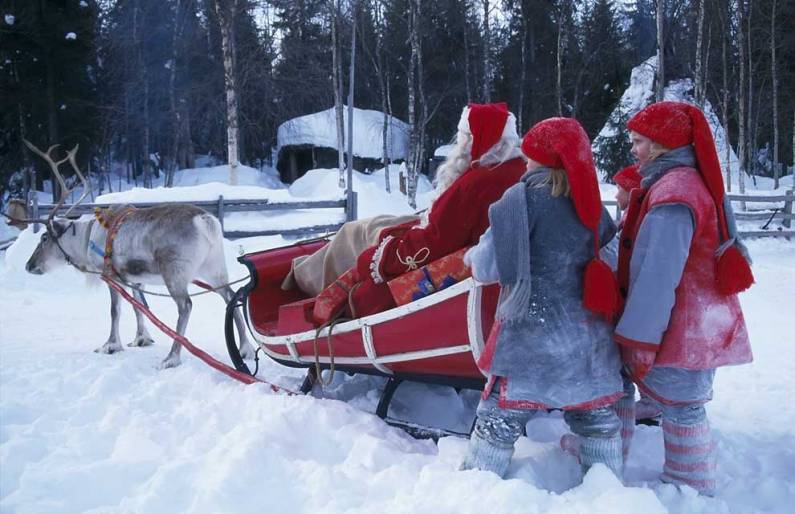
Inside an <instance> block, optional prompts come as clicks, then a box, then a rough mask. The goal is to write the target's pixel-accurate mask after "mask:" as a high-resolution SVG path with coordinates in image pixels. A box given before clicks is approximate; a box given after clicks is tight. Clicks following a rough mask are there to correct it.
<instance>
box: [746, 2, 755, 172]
mask: <svg viewBox="0 0 795 514" xmlns="http://www.w3.org/2000/svg"><path fill="white" fill-rule="evenodd" d="M753 11H754V3H753V0H748V17H747V18H746V23H747V25H748V32H747V33H746V34H745V41H746V44H747V45H748V54H747V57H748V71H747V74H746V77H748V114H747V116H746V120H747V123H748V126H747V127H746V132H745V134H746V137H747V138H748V141H747V143H746V145H745V152H746V153H745V158H746V168H745V171H746V173H748V174H749V175H754V174H755V173H756V158H755V157H756V155H755V154H756V148H755V147H754V145H753V144H752V142H753V130H752V128H753V120H754V116H753V112H754V66H753V62H754V59H753V53H751V52H752V47H751V40H752V39H753V38H752V37H751V18H752V17H753Z"/></svg>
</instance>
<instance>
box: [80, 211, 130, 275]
mask: <svg viewBox="0 0 795 514" xmlns="http://www.w3.org/2000/svg"><path fill="white" fill-rule="evenodd" d="M136 210H137V209H136V208H135V207H125V208H123V209H121V210H120V211H117V212H112V211H111V210H110V209H100V208H96V209H94V217H95V218H96V219H97V221H98V222H99V224H100V225H101V226H102V227H103V228H105V230H107V236H105V251H104V252H103V253H100V251H99V249H98V248H97V245H96V244H95V243H94V242H93V241H92V242H91V243H90V247H91V250H92V251H94V252H95V253H97V254H98V255H101V256H102V274H103V275H105V276H108V277H112V276H114V275H115V276H121V275H120V274H119V271H118V270H117V269H116V268H115V267H114V266H113V241H114V240H115V239H116V235H117V234H118V232H119V228H121V225H122V223H124V220H125V219H126V218H127V216H129V215H130V214H132V213H133V212H135V211H136Z"/></svg>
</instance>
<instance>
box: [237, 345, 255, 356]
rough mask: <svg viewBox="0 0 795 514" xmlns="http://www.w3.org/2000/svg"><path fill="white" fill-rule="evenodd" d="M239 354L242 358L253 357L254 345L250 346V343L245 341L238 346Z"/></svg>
mask: <svg viewBox="0 0 795 514" xmlns="http://www.w3.org/2000/svg"><path fill="white" fill-rule="evenodd" d="M240 356H241V357H243V358H244V359H253V358H254V347H253V346H251V344H250V343H246V344H244V345H241V347H240Z"/></svg>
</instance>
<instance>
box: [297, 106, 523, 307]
mask: <svg viewBox="0 0 795 514" xmlns="http://www.w3.org/2000/svg"><path fill="white" fill-rule="evenodd" d="M521 157H522V154H521V151H520V150H519V135H518V133H517V131H516V117H515V116H514V115H513V114H512V113H510V112H509V111H508V106H507V104H505V103H495V104H485V105H481V104H470V105H468V106H467V107H465V108H464V109H463V113H462V115H461V120H460V121H459V123H458V127H457V136H456V142H455V145H454V147H453V149H452V150H451V151H450V153H449V154H448V156H447V158H446V159H445V161H444V162H443V163H442V164H441V165H440V166H439V169H438V170H437V173H436V180H435V182H436V188H435V194H436V197H435V198H434V200H433V201H432V202H431V207H430V209H429V210H428V211H426V212H425V213H424V215H423V216H417V215H408V216H392V215H379V216H375V217H373V218H367V219H362V220H354V221H351V222H348V223H345V224H344V225H343V226H342V228H340V230H339V231H338V232H337V234H336V235H335V237H334V239H332V240H331V242H330V243H329V244H328V245H326V246H324V247H323V248H321V249H320V250H318V251H317V252H315V253H314V254H312V255H310V256H308V257H306V256H302V257H299V258H297V259H296V260H295V261H294V262H293V266H292V269H291V271H290V273H289V274H288V275H287V277H286V278H285V279H284V282H283V283H282V288H283V289H285V290H290V289H300V290H301V291H303V292H304V293H306V294H307V295H309V296H317V295H318V294H319V293H321V291H323V290H324V289H325V288H326V287H328V286H329V285H331V284H333V283H334V282H335V280H336V279H338V278H339V277H340V276H342V275H343V274H346V272H347V271H349V270H350V268H351V267H353V268H354V269H355V268H356V267H357V262H358V264H359V265H360V268H361V269H360V271H361V272H360V273H355V272H354V273H349V274H350V275H351V277H350V280H355V281H356V282H358V283H359V284H360V285H359V286H357V289H356V297H355V298H354V302H353V303H354V304H356V305H358V306H359V308H360V310H357V311H356V313H355V314H356V315H357V316H363V315H366V314H372V313H374V312H380V311H382V310H385V309H388V308H390V307H393V306H394V305H395V304H394V301H393V299H392V296H391V295H390V293H389V289H388V287H387V286H386V284H385V281H386V280H388V279H389V278H392V277H395V276H397V275H400V274H402V273H403V272H405V271H408V270H410V269H413V267H412V265H413V266H421V265H423V264H427V263H428V262H431V261H432V260H435V259H437V258H439V257H442V256H444V255H447V254H448V253H452V252H453V251H455V250H457V249H459V248H463V247H464V246H471V245H473V244H475V243H476V242H477V238H478V237H479V236H480V234H481V233H482V232H483V230H485V227H486V225H487V224H488V219H487V209H488V206H489V204H490V203H491V202H493V201H495V200H496V199H498V198H499V197H500V195H501V194H502V193H503V192H504V191H505V189H507V188H508V187H509V186H510V185H513V184H515V183H516V182H517V181H518V180H519V177H520V176H521V174H522V172H523V169H524V160H523V159H522V158H521ZM470 171H471V173H470ZM459 179H461V180H459ZM412 228H413V230H411V231H410V232H409V233H406V232H407V231H408V230H409V229H412ZM398 252H401V253H400V257H398ZM418 252H419V253H418ZM376 253H377V255H376ZM404 256H409V257H410V258H411V260H410V261H407V262H411V263H412V265H403V264H401V263H400V259H403V260H406V259H408V258H409V257H404ZM375 263H377V264H378V267H377V269H378V270H379V271H378V279H377V281H376V280H375V279H373V277H372V276H371V270H370V266H371V265H373V266H375ZM350 314H353V313H350Z"/></svg>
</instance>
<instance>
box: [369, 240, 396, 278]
mask: <svg viewBox="0 0 795 514" xmlns="http://www.w3.org/2000/svg"><path fill="white" fill-rule="evenodd" d="M393 239H395V238H394V236H386V237H385V238H384V239H382V240H381V242H380V243H379V244H378V247H376V249H375V253H374V254H373V260H372V261H370V276H371V277H373V282H375V283H376V284H383V283H384V276H383V275H381V261H382V260H383V258H384V250H385V249H386V246H387V245H388V244H389V243H390V242H391V241H392V240H393Z"/></svg>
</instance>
